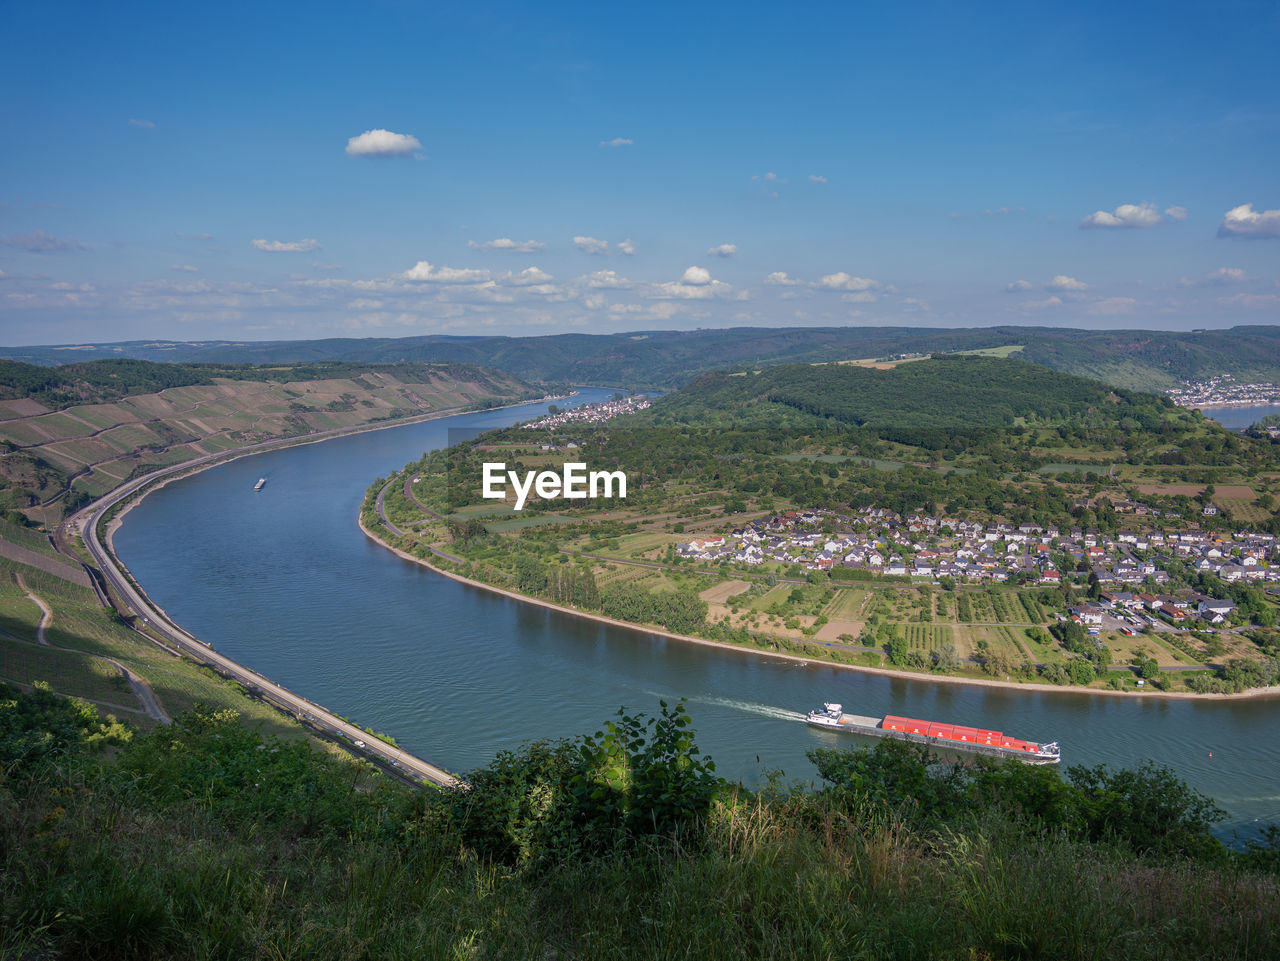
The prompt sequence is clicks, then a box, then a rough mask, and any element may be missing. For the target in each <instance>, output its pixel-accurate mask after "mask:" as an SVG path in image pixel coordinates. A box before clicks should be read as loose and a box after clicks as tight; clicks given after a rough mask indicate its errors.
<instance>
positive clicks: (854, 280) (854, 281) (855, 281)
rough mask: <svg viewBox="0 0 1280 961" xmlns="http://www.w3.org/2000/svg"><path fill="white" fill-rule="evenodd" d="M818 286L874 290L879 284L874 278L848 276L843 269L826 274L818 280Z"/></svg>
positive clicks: (827, 288)
mask: <svg viewBox="0 0 1280 961" xmlns="http://www.w3.org/2000/svg"><path fill="white" fill-rule="evenodd" d="M818 286H819V287H821V288H823V289H824V290H851V291H862V290H875V289H877V288H878V287H879V286H880V285H879V284H878V283H877V282H876V281H874V280H868V279H867V278H866V277H850V276H849V275H848V274H846V273H845V272H844V271H843V270H842V271H840V272H839V273H836V274H827V275H826V276H825V277H823V278H822V279H821V280H819V281H818Z"/></svg>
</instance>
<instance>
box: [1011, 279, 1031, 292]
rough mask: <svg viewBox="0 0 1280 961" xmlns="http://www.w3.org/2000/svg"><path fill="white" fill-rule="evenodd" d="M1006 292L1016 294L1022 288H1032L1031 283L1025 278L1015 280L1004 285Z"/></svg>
mask: <svg viewBox="0 0 1280 961" xmlns="http://www.w3.org/2000/svg"><path fill="white" fill-rule="evenodd" d="M1004 289H1005V293H1009V294H1014V293H1017V292H1018V291H1020V290H1030V289H1031V285H1030V284H1029V283H1027V282H1026V281H1025V280H1014V281H1011V282H1009V283H1007V284H1005V285H1004Z"/></svg>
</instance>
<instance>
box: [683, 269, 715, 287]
mask: <svg viewBox="0 0 1280 961" xmlns="http://www.w3.org/2000/svg"><path fill="white" fill-rule="evenodd" d="M680 282H681V283H682V284H690V285H692V286H695V287H700V286H702V285H703V284H709V283H711V271H709V270H707V269H706V268H705V267H689V268H688V269H686V270H685V272H684V276H683V277H681V278H680Z"/></svg>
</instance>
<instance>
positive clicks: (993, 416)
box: [651, 356, 1198, 448]
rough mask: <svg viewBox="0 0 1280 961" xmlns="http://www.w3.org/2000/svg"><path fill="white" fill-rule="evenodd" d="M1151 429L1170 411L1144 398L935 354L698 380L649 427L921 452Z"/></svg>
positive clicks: (657, 409)
mask: <svg viewBox="0 0 1280 961" xmlns="http://www.w3.org/2000/svg"><path fill="white" fill-rule="evenodd" d="M1090 416H1092V417H1094V418H1097V419H1100V420H1105V421H1106V422H1108V423H1110V424H1117V423H1121V422H1124V421H1125V420H1126V418H1127V419H1128V429H1130V430H1133V429H1143V430H1148V431H1151V432H1153V433H1155V432H1160V431H1161V430H1162V429H1163V427H1164V426H1165V425H1166V424H1167V423H1168V422H1169V421H1170V420H1171V419H1172V420H1184V419H1186V420H1191V419H1194V418H1196V417H1197V416H1198V415H1195V414H1191V413H1188V412H1182V411H1179V410H1178V409H1177V408H1176V407H1174V405H1173V404H1172V402H1170V401H1169V400H1167V399H1165V398H1163V397H1157V396H1154V395H1151V394H1143V393H1139V392H1133V391H1126V390H1118V389H1113V388H1111V387H1108V386H1107V385H1105V384H1102V383H1099V382H1098V381H1094V380H1088V379H1086V378H1083V377H1074V376H1072V375H1069V374H1060V373H1057V372H1055V371H1048V370H1045V369H1044V368H1043V367H1038V366H1036V365H1035V364H1028V363H1025V362H1023V361H1019V360H1012V359H1001V358H996V357H980V356H968V357H959V356H957V357H941V358H934V359H929V360H918V361H912V362H908V363H902V364H898V365H897V366H894V367H892V368H889V369H877V368H873V367H863V366H855V365H850V364H786V365H781V366H777V367H766V368H763V369H762V370H759V371H755V372H748V373H712V374H704V375H702V376H701V377H699V378H698V379H696V380H695V381H694V382H693V383H692V384H690V385H689V386H688V387H686V388H684V389H683V390H680V391H677V392H675V393H674V394H671V395H669V396H667V397H664V398H662V399H661V400H659V401H658V402H657V403H656V404H655V406H654V407H653V408H652V409H651V417H652V419H653V420H654V421H655V422H657V423H670V424H691V425H697V424H725V425H729V424H732V425H733V426H737V427H760V428H770V427H786V426H796V427H805V426H811V425H812V426H816V425H819V424H822V423H823V422H825V423H826V425H827V426H848V427H863V428H866V429H868V430H871V431H874V432H875V433H877V434H879V435H880V436H882V437H885V438H888V439H895V440H901V441H903V442H904V443H910V444H920V445H923V446H926V447H934V448H936V447H939V446H945V444H946V443H947V441H948V440H949V439H955V438H970V439H972V438H973V437H976V436H978V435H981V434H985V433H989V432H991V431H993V430H999V429H1002V428H1008V427H1013V426H1016V425H1018V424H1020V423H1022V422H1027V421H1029V422H1034V423H1039V424H1047V425H1055V424H1065V423H1068V422H1076V423H1079V422H1081V421H1082V420H1083V419H1086V418H1088V417H1090Z"/></svg>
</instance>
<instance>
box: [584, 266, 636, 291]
mask: <svg viewBox="0 0 1280 961" xmlns="http://www.w3.org/2000/svg"><path fill="white" fill-rule="evenodd" d="M586 283H587V286H588V287H612V288H618V287H630V286H631V281H629V280H627V278H625V277H619V276H618V274H617V273H616V272H615V271H612V270H597V271H594V272H593V273H590V274H587V277H586Z"/></svg>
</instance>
